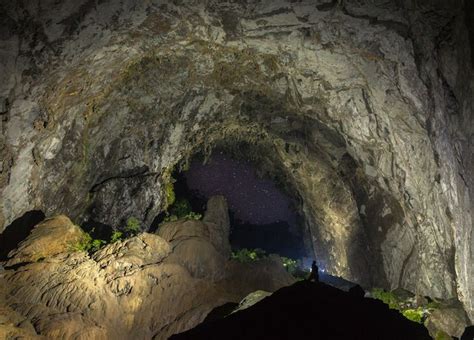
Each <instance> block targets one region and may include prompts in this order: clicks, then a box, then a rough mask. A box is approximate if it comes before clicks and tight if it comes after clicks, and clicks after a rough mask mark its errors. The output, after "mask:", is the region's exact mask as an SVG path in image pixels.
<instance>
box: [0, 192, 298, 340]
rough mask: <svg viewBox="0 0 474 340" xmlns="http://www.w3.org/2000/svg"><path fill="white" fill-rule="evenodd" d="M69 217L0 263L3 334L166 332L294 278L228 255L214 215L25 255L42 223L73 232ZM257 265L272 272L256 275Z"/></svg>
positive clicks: (131, 335) (276, 266)
mask: <svg viewBox="0 0 474 340" xmlns="http://www.w3.org/2000/svg"><path fill="white" fill-rule="evenodd" d="M213 201H216V202H219V201H220V200H219V199H218V198H217V199H215V200H213ZM220 202H221V204H220V206H225V201H223V202H222V201H220ZM212 206H214V207H216V206H217V207H218V206H219V205H212V204H210V207H212ZM210 210H212V209H210ZM219 212H221V213H225V214H227V209H220V210H219V209H217V212H216V211H214V212H212V211H209V214H210V215H212V216H215V217H216V218H217V217H218V213H219ZM217 220H220V221H225V220H226V219H225V218H224V217H220V218H218V219H217ZM66 222H67V223H66ZM52 225H54V226H55V228H54V229H53V228H48V226H52ZM71 225H72V224H71V222H70V221H69V219H67V218H66V217H65V216H58V217H56V218H53V219H49V220H46V221H45V222H43V223H41V224H40V225H38V226H37V227H36V228H35V229H34V230H33V231H32V233H31V235H30V236H29V237H28V238H27V239H26V240H25V241H24V242H23V243H22V244H21V245H20V248H19V250H18V251H14V252H12V253H11V256H12V258H11V259H10V260H9V262H8V263H13V264H16V265H13V266H11V267H9V266H6V270H4V271H0V335H4V337H5V338H6V339H9V338H14V337H15V336H27V337H30V338H36V337H37V336H38V337H39V336H44V337H45V338H48V339H151V338H153V339H167V338H168V337H169V336H170V335H171V334H174V333H177V332H181V331H184V330H187V329H189V328H192V327H194V326H196V325H197V324H199V323H200V322H201V321H202V320H204V318H205V317H206V315H207V314H208V313H209V312H210V311H211V310H213V309H214V308H215V307H217V306H220V305H223V304H225V303H227V302H239V301H240V300H241V299H242V298H243V297H244V296H245V295H247V294H248V293H250V292H252V291H254V290H258V289H264V290H269V291H274V290H276V289H279V288H281V287H283V286H284V285H289V284H292V283H293V282H294V279H293V278H292V277H291V275H290V274H288V273H287V272H286V270H285V269H284V267H283V265H282V263H281V262H280V263H278V262H272V261H266V262H261V263H259V262H257V263H255V264H253V265H252V267H249V268H246V266H245V265H244V264H239V266H242V267H238V268H237V267H235V265H236V264H234V263H233V261H230V260H229V257H228V256H224V255H223V254H224V253H225V252H226V251H227V249H228V247H229V245H228V244H227V245H225V247H224V248H223V249H220V248H215V247H214V240H213V239H212V238H211V236H210V235H212V233H217V230H218V228H219V227H221V228H222V230H221V232H222V233H226V232H228V229H226V227H227V228H228V224H227V226H226V225H222V224H217V223H214V222H209V223H207V222H201V221H178V222H174V223H169V224H165V225H163V226H162V227H160V229H159V232H158V235H155V234H149V233H142V234H139V235H138V236H136V237H132V238H130V239H126V240H124V241H118V242H116V243H113V244H109V245H107V246H105V247H104V248H102V249H100V250H99V251H97V252H95V253H94V254H93V255H92V256H89V255H88V254H87V253H86V252H82V251H75V252H72V251H71V250H70V249H69V250H66V249H63V250H62V251H61V252H56V251H55V252H50V253H42V255H43V257H41V259H38V258H36V257H27V256H25V254H29V253H28V252H27V251H26V250H28V249H39V247H40V246H41V245H44V243H43V238H39V237H38V233H39V232H40V230H43V232H42V233H43V236H44V237H46V236H47V235H45V234H44V232H45V231H46V230H49V231H51V232H52V235H54V233H56V232H57V231H62V233H61V235H67V234H68V232H69V231H70V229H71ZM72 226H73V227H75V228H77V229H78V230H79V231H80V229H79V228H78V227H77V226H74V225H72ZM211 230H212V233H211V232H210V231H211ZM80 232H81V233H82V231H80ZM159 235H160V236H159ZM161 236H162V237H161ZM62 240H64V237H63V238H61V239H59V240H58V242H61V244H63V242H62ZM71 241H75V240H72V239H71ZM52 244H54V241H52ZM55 249H57V248H55ZM17 257H18V258H17ZM236 268H237V269H238V270H239V271H238V272H236V271H234V270H235V269H236ZM246 269H247V270H246ZM255 269H258V270H260V271H261V272H263V273H265V272H267V271H270V272H271V275H264V274H263V275H262V274H259V275H256V274H253V271H254V270H255ZM238 274H240V275H238ZM250 275H254V276H255V278H254V279H251V280H249V279H248V277H249V276H250ZM2 338H3V337H2Z"/></svg>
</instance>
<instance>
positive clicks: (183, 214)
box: [163, 198, 202, 222]
mask: <svg viewBox="0 0 474 340" xmlns="http://www.w3.org/2000/svg"><path fill="white" fill-rule="evenodd" d="M169 210H170V215H168V216H166V217H165V218H164V219H163V222H174V221H177V220H179V219H187V220H200V219H201V218H202V215H201V214H199V213H197V212H194V211H193V210H192V207H191V204H190V203H189V201H188V200H187V199H185V198H180V199H178V200H176V201H175V203H174V204H173V206H172V207H171V208H170V209H169Z"/></svg>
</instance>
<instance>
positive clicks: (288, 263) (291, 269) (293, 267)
mask: <svg viewBox="0 0 474 340" xmlns="http://www.w3.org/2000/svg"><path fill="white" fill-rule="evenodd" d="M281 260H282V261H283V267H285V269H286V270H287V271H288V273H290V274H291V275H293V276H295V274H296V272H297V270H298V264H297V263H296V260H293V259H290V258H289V257H284V256H282V257H281Z"/></svg>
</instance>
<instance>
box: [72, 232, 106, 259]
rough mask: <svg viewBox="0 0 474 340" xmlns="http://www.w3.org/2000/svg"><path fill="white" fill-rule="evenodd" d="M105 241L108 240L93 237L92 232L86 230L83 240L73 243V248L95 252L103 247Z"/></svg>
mask: <svg viewBox="0 0 474 340" xmlns="http://www.w3.org/2000/svg"><path fill="white" fill-rule="evenodd" d="M92 231H93V230H92ZM105 243H106V242H105V241H104V240H99V239H93V238H92V236H91V235H90V234H88V233H86V232H84V234H83V236H82V238H81V240H80V241H78V242H76V243H74V244H72V245H71V250H73V251H86V252H88V253H94V252H96V251H97V250H99V249H100V248H102V246H103V245H104V244H105Z"/></svg>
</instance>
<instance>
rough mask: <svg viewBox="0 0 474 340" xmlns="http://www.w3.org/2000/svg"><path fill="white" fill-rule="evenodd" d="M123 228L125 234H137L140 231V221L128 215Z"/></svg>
mask: <svg viewBox="0 0 474 340" xmlns="http://www.w3.org/2000/svg"><path fill="white" fill-rule="evenodd" d="M124 230H125V233H126V234H127V236H135V235H137V234H138V233H139V232H140V231H141V228H140V221H139V220H138V219H137V218H135V217H133V216H132V217H130V218H129V219H128V220H127V225H126V226H125V228H124Z"/></svg>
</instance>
